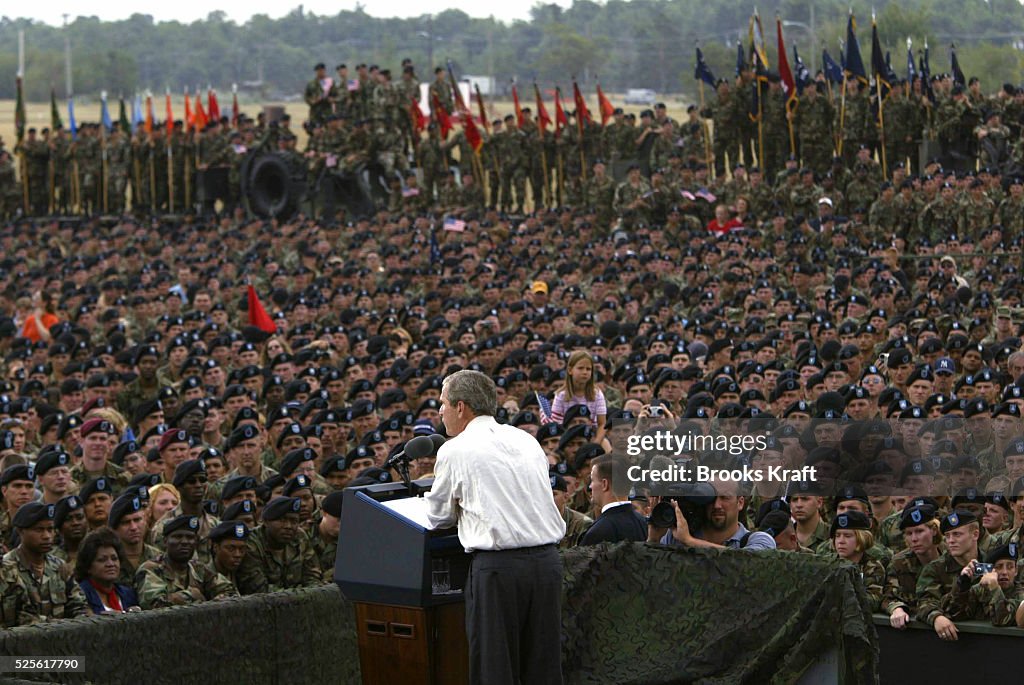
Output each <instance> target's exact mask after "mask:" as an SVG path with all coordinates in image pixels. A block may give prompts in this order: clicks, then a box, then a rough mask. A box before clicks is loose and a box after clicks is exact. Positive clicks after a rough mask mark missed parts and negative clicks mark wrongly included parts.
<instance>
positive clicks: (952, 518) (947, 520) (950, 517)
mask: <svg viewBox="0 0 1024 685" xmlns="http://www.w3.org/2000/svg"><path fill="white" fill-rule="evenodd" d="M977 521H978V517H976V516H975V515H974V514H972V513H971V512H969V511H963V510H958V511H954V512H952V513H949V514H946V515H945V516H943V517H942V521H941V522H940V524H939V529H940V530H941V531H942V533H943V535H945V534H946V533H948V532H949V531H951V530H955V529H957V528H961V527H963V526H966V525H969V524H971V523H977Z"/></svg>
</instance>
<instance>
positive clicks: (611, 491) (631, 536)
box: [580, 454, 647, 545]
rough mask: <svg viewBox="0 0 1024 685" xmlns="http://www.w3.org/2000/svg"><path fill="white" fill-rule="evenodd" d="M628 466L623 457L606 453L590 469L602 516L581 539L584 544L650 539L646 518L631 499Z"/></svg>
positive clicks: (593, 496)
mask: <svg viewBox="0 0 1024 685" xmlns="http://www.w3.org/2000/svg"><path fill="white" fill-rule="evenodd" d="M627 469H628V466H627V465H626V462H625V461H623V460H622V459H621V458H620V457H615V456H613V455H610V454H607V455H604V456H601V457H598V458H597V459H595V460H594V465H593V466H591V468H590V498H591V501H592V502H593V503H594V509H595V511H597V512H598V513H599V514H600V515H599V516H598V517H597V519H596V520H595V521H594V525H592V526H591V527H590V530H588V531H587V532H586V534H585V535H584V536H583V537H582V538H581V539H580V544H581V545H596V544H599V543H601V542H620V541H622V540H633V541H636V542H643V541H644V540H646V539H647V520H646V519H645V518H644V517H643V516H641V515H640V514H638V513H636V512H635V511H634V510H633V505H632V504H631V503H630V501H629V488H630V485H631V483H630V481H629V477H628V475H627Z"/></svg>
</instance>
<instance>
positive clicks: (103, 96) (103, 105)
mask: <svg viewBox="0 0 1024 685" xmlns="http://www.w3.org/2000/svg"><path fill="white" fill-rule="evenodd" d="M100 122H101V123H102V124H103V128H105V129H106V130H107V131H108V132H109V131H111V130H113V128H114V122H113V121H112V120H111V118H110V109H109V108H108V107H107V91H105V90H104V91H100Z"/></svg>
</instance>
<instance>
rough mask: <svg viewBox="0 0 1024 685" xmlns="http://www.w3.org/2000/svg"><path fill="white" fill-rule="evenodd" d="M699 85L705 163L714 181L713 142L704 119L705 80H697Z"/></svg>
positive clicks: (699, 113) (698, 115)
mask: <svg viewBox="0 0 1024 685" xmlns="http://www.w3.org/2000/svg"><path fill="white" fill-rule="evenodd" d="M697 85H698V87H699V88H700V111H699V112H697V118H698V119H700V132H701V135H702V136H703V138H704V163H705V164H707V166H708V170H709V171H710V172H711V178H712V179H713V178H714V177H715V165H714V164H712V163H711V142H710V141H709V140H708V137H709V136H708V125H707V123H708V122H707V121H706V120H705V119H704V79H697Z"/></svg>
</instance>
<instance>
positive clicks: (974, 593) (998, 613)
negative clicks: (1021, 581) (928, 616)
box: [942, 582, 1024, 627]
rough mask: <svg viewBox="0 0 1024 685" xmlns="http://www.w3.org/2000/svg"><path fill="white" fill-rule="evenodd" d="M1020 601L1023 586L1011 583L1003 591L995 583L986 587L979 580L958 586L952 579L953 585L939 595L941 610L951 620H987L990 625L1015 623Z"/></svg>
mask: <svg viewBox="0 0 1024 685" xmlns="http://www.w3.org/2000/svg"><path fill="white" fill-rule="evenodd" d="M1022 601H1024V588H1020V587H1014V588H1012V589H1011V590H1010V591H1009V592H1007V593H1004V592H1003V589H1002V588H1001V587H999V586H998V585H997V586H996V587H995V588H993V589H989V588H986V587H982V585H981V583H980V582H975V583H974V584H973V585H971V586H970V587H968V588H967V590H962V589H961V588H960V586H959V584H957V583H954V584H953V589H952V590H951V591H950V592H949V594H947V595H946V596H945V597H943V598H942V611H943V613H944V614H946V615H947V616H949V618H950V619H952V620H954V621H977V620H986V621H991V622H992V625H994V626H1012V627H1016V626H1017V622H1016V620H1015V615H1016V612H1017V607H1018V606H1020V603H1021V602H1022Z"/></svg>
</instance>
